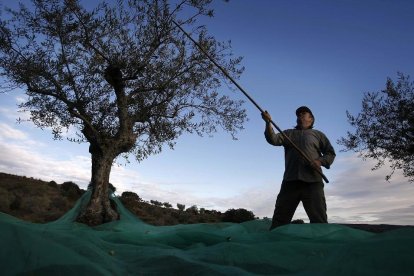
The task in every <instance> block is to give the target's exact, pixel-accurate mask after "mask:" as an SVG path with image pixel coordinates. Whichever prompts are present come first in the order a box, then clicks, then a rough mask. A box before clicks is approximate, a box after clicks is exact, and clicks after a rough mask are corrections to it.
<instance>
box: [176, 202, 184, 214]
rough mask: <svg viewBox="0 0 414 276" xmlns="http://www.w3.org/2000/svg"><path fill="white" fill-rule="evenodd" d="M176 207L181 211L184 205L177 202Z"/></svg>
mask: <svg viewBox="0 0 414 276" xmlns="http://www.w3.org/2000/svg"><path fill="white" fill-rule="evenodd" d="M177 208H178V210H180V211H181V212H182V211H184V209H185V205H184V204H180V203H177Z"/></svg>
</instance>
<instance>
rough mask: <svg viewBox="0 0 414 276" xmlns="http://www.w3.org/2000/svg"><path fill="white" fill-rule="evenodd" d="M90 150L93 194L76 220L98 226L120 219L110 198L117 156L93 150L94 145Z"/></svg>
mask: <svg viewBox="0 0 414 276" xmlns="http://www.w3.org/2000/svg"><path fill="white" fill-rule="evenodd" d="M89 151H90V152H91V154H92V177H91V186H92V196H91V199H90V201H89V203H88V205H87V207H86V208H85V209H84V210H82V211H81V213H80V214H79V216H78V218H77V219H76V221H77V222H81V223H85V224H87V225H89V226H96V225H100V224H102V223H106V222H111V221H114V220H118V219H119V214H118V213H117V211H116V210H114V209H113V207H112V206H111V201H110V199H109V175H110V173H111V168H112V163H113V161H114V159H115V157H113V156H114V155H113V154H103V153H102V151H101V150H93V147H92V146H91V147H90V149H89Z"/></svg>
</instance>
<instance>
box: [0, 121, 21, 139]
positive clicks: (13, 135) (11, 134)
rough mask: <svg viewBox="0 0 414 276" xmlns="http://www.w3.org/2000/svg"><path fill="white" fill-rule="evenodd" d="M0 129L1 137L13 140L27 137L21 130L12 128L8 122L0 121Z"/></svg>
mask: <svg viewBox="0 0 414 276" xmlns="http://www.w3.org/2000/svg"><path fill="white" fill-rule="evenodd" d="M0 129H1V134H0V138H1V139H14V140H24V139H27V135H26V134H25V133H24V132H23V131H20V130H18V129H15V128H12V127H10V126H9V125H8V124H5V123H1V122H0Z"/></svg>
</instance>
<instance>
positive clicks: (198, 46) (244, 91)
mask: <svg viewBox="0 0 414 276" xmlns="http://www.w3.org/2000/svg"><path fill="white" fill-rule="evenodd" d="M172 22H173V23H174V25H175V26H177V27H178V28H179V29H180V30H181V31H182V32H183V33H184V34H185V36H186V37H188V38H189V39H190V40H191V41H192V42H193V43H194V45H196V46H197V48H198V49H199V50H200V51H201V52H202V53H203V54H204V55H205V56H206V57H207V58H208V59H209V60H210V61H211V62H212V63H213V64H214V65H215V66H216V67H217V68H218V69H220V71H221V72H222V73H223V75H224V76H226V77H227V78H228V79H229V80H230V81H231V82H232V83H233V84H234V85H235V86H236V87H237V88H238V89H239V90H240V91H241V92H242V93H243V94H244V95H245V96H246V97H247V98H248V99H249V100H250V102H252V103H253V104H254V105H255V106H256V107H257V109H259V110H260V112H261V113H263V112H264V110H263V109H262V108H261V107H260V106H259V105H258V104H257V103H256V102H255V100H254V99H253V98H252V97H251V96H250V95H249V94H248V93H247V92H246V90H244V89H243V87H241V86H240V85H239V84H238V83H237V82H236V81H235V80H234V79H233V78H232V77H231V76H230V75H229V74H228V73H227V71H226V70H225V69H224V68H223V67H221V66H220V64H218V63H217V62H216V61H215V60H214V59H213V58H212V57H211V56H210V55H209V54H208V53H207V52H206V51H205V50H204V49H203V47H201V45H200V44H199V43H198V42H197V41H195V40H194V39H193V38H192V37H191V36H190V35H189V34H188V33H187V32H186V31H185V30H184V29H183V28H182V27H181V26H180V25H179V24H178V23H177V22H175V21H174V20H173V21H172ZM270 123H271V124H272V125H273V126H274V127H275V128H276V129H277V131H279V132H280V134H282V136H283V138H285V139H286V140H287V141H288V142H289V143H290V144H291V145H292V147H293V148H294V149H295V150H296V151H297V152H298V153H299V154H300V155H301V156H302V157H303V158H304V159H305V160H306V161H307V162H308V163H309V166H311V167H312V168H313V169H314V170H315V171H316V172H317V173H318V174H320V175H321V176H322V178H323V180H325V182H326V183H329V180H328V178H327V177H326V176H325V175H324V174H323V173H322V171H321V170H320V169H318V168H315V167H314V166H313V164H314V163H313V161H312V160H311V159H310V158H309V157H308V156H307V155H306V154H305V153H304V152H303V151H302V150H301V149H300V148H299V147H298V146H296V144H295V143H293V141H292V140H291V139H290V138H289V137H288V136H287V135H286V134H285V133H284V132H283V131H282V130H281V129H280V128H279V127H278V126H277V125H276V124H275V122H273V121H272V120H270Z"/></svg>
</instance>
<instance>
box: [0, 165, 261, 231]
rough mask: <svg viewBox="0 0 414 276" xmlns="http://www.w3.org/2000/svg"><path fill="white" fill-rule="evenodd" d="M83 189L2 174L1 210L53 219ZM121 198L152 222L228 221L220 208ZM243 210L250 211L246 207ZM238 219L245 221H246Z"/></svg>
mask: <svg viewBox="0 0 414 276" xmlns="http://www.w3.org/2000/svg"><path fill="white" fill-rule="evenodd" d="M84 192H85V190H82V189H80V188H79V186H78V185H76V184H75V183H73V182H64V183H62V184H57V183H56V182H54V181H51V182H45V181H42V180H38V179H33V178H28V177H24V176H16V175H10V174H5V173H0V197H1V198H2V200H0V212H3V213H7V214H10V215H12V216H15V217H18V218H21V219H24V220H27V221H31V222H38V223H45V222H50V221H53V220H56V219H58V218H59V217H61V216H62V215H64V214H65V213H66V212H67V211H69V210H70V209H71V208H72V207H73V205H74V204H75V202H76V201H77V200H78V199H79V198H80V196H81V195H82V194H83V193H84ZM119 199H120V200H121V202H122V204H123V205H124V206H125V207H126V208H127V209H128V210H130V211H131V212H132V213H133V214H135V215H136V216H137V217H139V218H140V219H141V220H143V221H144V222H146V223H149V224H152V225H158V226H161V225H176V224H190V223H216V222H223V221H228V220H225V219H224V214H223V213H221V212H219V211H215V210H205V209H203V208H200V209H198V207H197V206H196V205H193V206H191V207H189V208H187V209H186V210H184V208H185V206H184V205H183V204H179V203H178V204H177V206H180V207H182V208H181V209H174V208H172V206H170V205H171V204H169V203H168V202H165V203H161V202H160V201H157V200H149V202H148V201H144V200H143V199H141V198H140V197H139V196H138V195H137V194H136V193H134V192H130V191H127V192H123V193H122V195H121V196H120V197H119ZM238 210H244V209H238ZM244 212H246V213H248V212H249V213H251V212H250V211H247V210H244ZM252 214H253V213H252ZM253 217H254V216H253ZM249 220H250V219H249ZM239 222H243V220H240V221H239Z"/></svg>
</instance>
